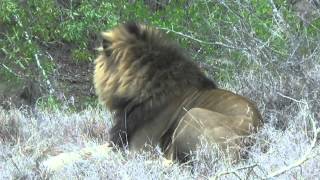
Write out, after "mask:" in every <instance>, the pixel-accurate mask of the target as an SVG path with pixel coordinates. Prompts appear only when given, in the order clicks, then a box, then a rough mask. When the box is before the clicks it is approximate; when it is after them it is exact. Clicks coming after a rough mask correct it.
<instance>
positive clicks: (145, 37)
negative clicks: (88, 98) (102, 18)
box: [94, 23, 262, 162]
mask: <svg viewBox="0 0 320 180" xmlns="http://www.w3.org/2000/svg"><path fill="white" fill-rule="evenodd" d="M102 38H103V42H102V48H101V52H100V55H99V56H98V58H97V59H96V61H95V71H94V86H95V89H96V93H97V95H98V97H99V100H100V102H101V103H102V104H104V105H105V106H106V107H107V108H108V109H109V110H110V111H111V112H114V126H113V127H112V129H111V130H110V142H111V143H112V144H113V146H116V147H118V148H127V147H128V148H129V149H130V150H144V149H148V148H150V147H154V146H156V145H159V146H160V147H161V149H162V151H163V153H164V155H165V157H166V158H168V159H171V160H177V161H179V162H187V161H188V160H190V152H192V151H195V150H196V147H197V146H199V145H200V138H205V139H206V140H207V141H208V142H210V143H217V144H218V145H219V147H220V148H221V149H222V150H223V151H225V152H226V153H227V154H228V155H229V156H230V157H232V158H233V159H235V160H237V159H238V158H239V147H241V142H240V141H239V138H238V137H242V136H247V135H250V134H251V133H253V132H255V131H256V130H257V129H258V128H259V127H261V125H262V118H261V115H260V113H259V111H258V109H257V107H256V106H255V105H254V104H253V103H252V102H251V101H250V100H248V99H247V98H245V97H243V96H240V95H237V94H235V93H232V92H230V91H227V90H223V89H219V88H218V87H217V86H216V84H215V83H214V82H213V81H212V80H210V79H208V78H207V77H206V76H205V75H204V73H203V72H201V70H200V68H199V67H198V66H197V65H196V64H195V63H194V62H192V61H191V58H190V55H188V54H187V53H185V52H184V51H183V50H182V49H181V48H180V47H179V46H178V45H177V44H175V43H173V42H171V41H170V40H169V39H168V38H167V37H166V36H165V35H164V34H163V33H161V32H160V31H159V30H157V29H155V28H153V27H150V26H146V25H142V24H138V23H126V24H122V25H120V26H119V27H116V28H114V29H113V30H111V31H107V32H104V33H102ZM227 149H228V151H227Z"/></svg>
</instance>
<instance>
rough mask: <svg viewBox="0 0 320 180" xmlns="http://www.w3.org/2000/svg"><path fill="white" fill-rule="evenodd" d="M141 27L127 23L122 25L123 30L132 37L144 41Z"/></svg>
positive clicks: (143, 31)
mask: <svg viewBox="0 0 320 180" xmlns="http://www.w3.org/2000/svg"><path fill="white" fill-rule="evenodd" d="M142 26H143V25H141V24H139V23H137V22H127V23H125V24H123V27H124V29H125V30H126V31H127V32H128V33H129V34H131V35H133V36H134V37H136V38H137V39H140V40H145V38H146V32H145V30H144V28H143V27H142Z"/></svg>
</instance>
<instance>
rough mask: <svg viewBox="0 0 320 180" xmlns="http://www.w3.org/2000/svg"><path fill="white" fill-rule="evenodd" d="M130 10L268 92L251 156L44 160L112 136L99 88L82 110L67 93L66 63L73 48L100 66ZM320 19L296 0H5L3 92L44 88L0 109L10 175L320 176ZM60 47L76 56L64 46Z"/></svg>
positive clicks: (215, 70) (0, 19) (224, 74)
mask: <svg viewBox="0 0 320 180" xmlns="http://www.w3.org/2000/svg"><path fill="white" fill-rule="evenodd" d="M128 20H136V21H140V22H144V23H148V24H152V25H154V26H156V27H159V28H160V29H162V30H163V31H165V32H167V33H168V34H169V36H171V37H172V38H173V39H176V40H177V41H179V43H180V44H181V45H182V46H183V47H185V48H186V49H188V51H189V53H190V55H191V56H193V57H194V59H195V61H197V62H198V64H199V65H200V66H201V68H202V69H203V70H204V71H205V72H206V73H207V75H208V76H210V77H211V78H213V79H215V81H216V82H217V83H218V84H219V86H220V87H223V88H226V89H230V90H233V91H235V92H237V93H239V94H242V95H245V96H247V97H249V98H250V99H252V100H253V101H255V102H256V103H257V105H258V107H259V109H260V110H261V112H262V115H263V118H264V121H265V126H264V127H263V129H262V130H261V131H259V132H258V133H257V134H256V135H253V138H254V139H256V144H255V145H254V146H253V147H252V148H251V149H249V150H248V152H247V153H248V158H247V159H244V160H243V161H241V162H240V163H239V164H229V163H228V162H227V161H225V160H224V159H222V158H221V157H219V155H217V154H212V153H213V152H216V151H212V149H210V148H209V149H208V148H205V147H202V148H200V149H199V151H198V152H197V153H198V156H197V157H196V158H195V162H196V165H195V167H194V168H193V169H190V168H188V167H185V166H181V165H178V164H174V165H173V166H171V167H164V166H163V165H161V160H160V159H161V158H160V155H161V153H159V152H158V151H157V150H155V152H153V153H147V152H146V153H144V154H124V155H121V156H119V153H117V152H112V153H111V154H110V157H108V158H107V159H103V158H99V157H96V158H91V159H85V160H82V161H81V162H77V163H76V164H75V165H73V166H68V167H66V168H65V169H63V170H62V171H61V172H57V173H49V172H46V171H45V170H44V169H43V168H42V167H41V166H40V164H41V162H42V161H43V160H44V159H46V158H47V156H48V155H54V154H57V153H59V152H62V151H73V150H77V149H80V148H82V147H85V146H94V145H96V144H101V143H103V142H105V141H106V139H107V136H108V135H107V133H106V132H107V129H108V128H109V127H110V126H111V120H110V115H109V114H108V113H107V112H106V111H105V110H103V109H101V108H100V107H96V106H95V104H96V102H95V101H94V100H93V103H88V102H91V101H92V99H89V100H88V101H86V102H82V103H88V104H91V105H92V104H94V106H86V107H87V108H83V109H84V110H82V111H80V112H75V111H73V109H72V107H73V106H74V103H70V102H69V101H64V100H63V99H61V98H60V99H59V95H60V94H61V93H62V92H64V90H65V88H66V87H67V86H68V87H69V86H72V85H70V84H68V85H64V86H58V84H59V83H58V81H59V78H60V77H61V75H62V74H63V73H62V72H61V71H62V70H57V69H59V67H60V66H61V63H60V62H61V61H63V60H65V61H67V63H66V62H64V63H62V65H66V64H69V63H70V62H71V61H72V62H73V63H74V64H72V66H70V67H71V68H74V69H77V68H80V67H84V68H89V67H90V64H92V60H93V59H94V56H95V52H94V48H95V47H97V46H99V39H98V33H99V32H100V31H103V30H106V29H109V28H111V27H113V26H115V25H116V24H118V23H120V22H124V21H128ZM319 20H320V19H316V20H315V21H312V22H310V24H308V25H306V24H303V23H300V19H299V17H297V16H296V14H295V13H294V12H293V11H292V9H291V8H290V6H289V3H288V2H287V1H275V0H269V1H258V0H253V1H247V0H246V1H242V2H241V3H240V1H206V0H201V1H179V3H173V2H172V3H169V4H168V5H164V6H161V7H160V8H157V9H152V8H151V7H149V6H147V5H146V3H144V2H143V1H137V2H135V3H134V4H131V3H128V2H127V1H124V0H121V1H105V2H103V1H86V0H82V1H80V0H75V1H67V0H65V1H63V0H59V1H38V0H30V1H15V0H4V1H0V67H1V68H0V80H1V82H0V95H2V94H1V93H2V92H3V91H2V86H3V84H6V85H5V86H7V84H8V83H10V84H15V86H18V85H19V84H23V83H24V82H25V81H26V80H30V79H31V80H32V81H37V82H39V84H40V86H41V87H42V89H43V93H42V95H43V96H44V97H43V98H40V100H39V99H38V100H37V101H36V102H37V103H36V104H35V106H34V107H33V108H31V109H29V108H20V109H11V110H5V109H0V142H1V144H0V171H1V173H0V179H7V178H17V179H20V178H23V179H24V178H26V179H34V178H56V179H59V178H61V177H68V176H70V177H73V178H80V179H83V178H95V177H96V178H102V179H104V178H108V179H193V178H197V179H207V178H209V177H212V178H222V179H237V178H239V179H260V178H267V177H268V176H270V178H281V179H314V178H316V177H318V174H319V173H320V172H319V169H320V167H319V163H318V162H319V159H320V154H319V153H320V147H319V142H318V141H317V139H318V136H319V134H318V132H319V123H320V113H319V109H320V102H319V97H320V91H319V87H320V31H319V28H320V21H319ZM52 47H54V48H52ZM56 47H58V48H56ZM59 47H68V48H69V49H70V51H67V52H65V51H62V50H63V49H64V48H59ZM52 49H54V50H52ZM61 49H62V50H61ZM60 50H61V52H60ZM57 51H58V54H59V53H60V54H63V55H64V54H65V53H68V56H54V54H55V53H57ZM64 57H68V58H67V59H64ZM61 58H62V59H61ZM69 61H70V62H69ZM84 64H85V65H88V67H87V66H83V65H84ZM72 70H73V69H72ZM66 71H70V69H67V70H66ZM90 72H91V71H89V74H88V73H87V72H86V73H85V74H86V76H91V75H90ZM63 75H65V74H63ZM80 77H82V76H80ZM71 78H72V77H71ZM79 79H81V78H79ZM76 80H78V79H76ZM72 82H76V83H77V82H78V81H75V80H74V79H72ZM17 84H18V85H17ZM87 84H88V85H87V86H89V87H92V85H91V81H88V83H87ZM10 86H11V85H10ZM61 87H63V88H61ZM18 88H19V86H18ZM71 92H74V91H71ZM209 150H210V151H209ZM119 157H121V158H119Z"/></svg>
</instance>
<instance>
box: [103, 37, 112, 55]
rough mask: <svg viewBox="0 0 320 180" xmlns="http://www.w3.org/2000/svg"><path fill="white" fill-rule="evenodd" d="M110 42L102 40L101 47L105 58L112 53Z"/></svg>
mask: <svg viewBox="0 0 320 180" xmlns="http://www.w3.org/2000/svg"><path fill="white" fill-rule="evenodd" d="M111 44H112V43H111V42H110V41H108V40H106V39H103V40H102V47H103V51H104V52H105V55H106V56H111V53H112V50H111V47H110V46H111Z"/></svg>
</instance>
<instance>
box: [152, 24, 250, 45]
mask: <svg viewBox="0 0 320 180" xmlns="http://www.w3.org/2000/svg"><path fill="white" fill-rule="evenodd" d="M158 29H161V30H165V31H167V32H172V33H175V34H178V35H180V36H183V37H186V38H189V39H191V40H194V41H196V42H198V43H201V44H207V45H218V46H223V47H226V48H229V49H237V50H245V48H239V47H234V46H230V45H227V44H224V43H222V42H208V41H204V40H201V39H198V38H195V37H193V36H190V35H187V34H184V33H182V32H179V31H175V30H174V29H173V27H172V28H171V29H169V28H163V27H160V28H158Z"/></svg>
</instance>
